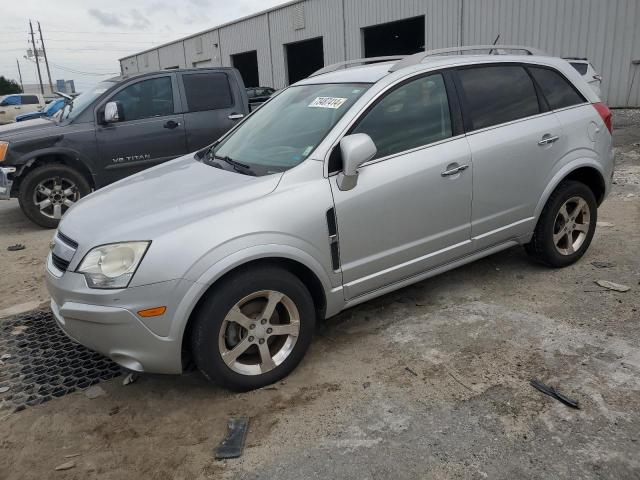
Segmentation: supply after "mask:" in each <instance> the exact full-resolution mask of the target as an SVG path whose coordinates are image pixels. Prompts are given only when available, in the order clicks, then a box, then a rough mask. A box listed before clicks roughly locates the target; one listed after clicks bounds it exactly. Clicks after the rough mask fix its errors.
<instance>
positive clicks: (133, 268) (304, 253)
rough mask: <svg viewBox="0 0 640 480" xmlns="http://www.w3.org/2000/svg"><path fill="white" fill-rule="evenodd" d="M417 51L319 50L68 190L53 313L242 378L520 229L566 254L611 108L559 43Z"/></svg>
mask: <svg viewBox="0 0 640 480" xmlns="http://www.w3.org/2000/svg"><path fill="white" fill-rule="evenodd" d="M465 48H469V47H465ZM493 48H494V49H495V47H493ZM504 48H506V47H500V52H503V50H504ZM513 48H514V49H516V47H513ZM469 49H471V50H473V48H469ZM523 50H525V49H523ZM430 53H431V54H430ZM430 53H421V54H417V55H415V56H411V57H406V58H403V59H399V60H397V61H394V60H391V61H389V60H388V59H382V60H385V61H381V63H374V64H366V63H367V62H371V61H372V60H371V59H366V60H360V61H358V62H359V63H358V62H345V63H343V64H340V65H337V66H331V67H327V68H325V69H323V70H322V71H320V72H317V74H314V75H313V76H311V77H310V78H307V79H305V80H303V81H301V82H299V83H297V84H295V85H293V86H291V87H289V88H287V89H285V90H283V91H281V92H279V93H277V94H276V95H275V96H274V97H272V98H271V99H270V100H269V101H268V102H267V103H266V104H265V105H264V106H263V107H261V108H260V109H258V110H257V111H255V112H254V113H253V114H251V115H250V116H249V117H247V118H246V119H245V120H244V121H243V122H242V123H241V124H239V125H238V126H237V127H236V128H234V129H233V130H232V131H231V132H230V133H228V134H226V135H225V136H224V137H222V138H221V139H220V140H218V141H217V142H215V143H214V144H213V145H211V146H210V147H207V148H205V149H202V150H200V151H198V152H196V153H195V154H190V155H186V156H184V157H181V158H178V159H176V160H174V161H172V162H169V163H166V164H163V165H159V166H157V167H154V168H152V169H149V170H146V171H144V172H141V173H139V174H137V175H134V176H132V177H129V178H126V179H124V180H121V181H119V182H117V183H115V184H113V185H111V186H108V187H106V188H103V189H101V190H99V191H97V192H95V193H93V194H91V195H89V196H88V197H87V198H86V199H83V200H82V201H80V202H79V203H78V204H76V205H75V206H73V207H72V208H71V209H70V210H69V212H68V213H67V214H66V215H65V216H64V217H63V219H62V222H61V223H60V226H59V230H58V232H57V233H56V235H55V237H54V239H53V241H52V251H51V254H50V255H49V257H48V260H47V283H48V288H49V291H50V293H51V297H52V300H51V308H52V310H53V312H54V314H55V316H56V318H57V322H58V323H59V325H60V327H61V328H62V329H63V330H64V331H65V332H67V333H68V335H69V336H70V337H72V338H74V339H76V340H77V341H78V342H80V343H82V344H84V345H86V346H88V347H89V348H92V349H94V350H97V351H99V352H102V353H103V354H105V355H108V356H109V357H110V358H112V359H113V360H115V361H116V362H118V363H119V364H121V365H123V366H124V367H126V368H128V369H131V370H135V371H145V372H156V373H180V372H182V371H183V366H184V365H185V360H186V359H187V358H192V359H193V360H194V361H195V364H196V365H197V366H198V368H199V369H200V370H201V371H202V372H203V373H204V375H206V377H207V378H209V379H211V380H213V381H215V382H217V383H219V384H221V385H223V386H225V387H228V388H231V389H235V390H247V389H252V388H257V387H260V386H263V385H266V384H269V383H272V382H275V381H277V380H278V379H280V378H282V377H284V376H285V375H287V374H288V373H289V372H291V371H292V370H293V369H294V368H295V366H296V365H297V364H298V363H299V362H300V360H301V359H302V357H303V355H304V354H305V351H306V350H307V348H308V347H309V344H310V342H311V337H312V335H313V331H314V324H315V322H316V321H317V320H321V319H324V318H327V317H331V316H332V315H335V314H337V313H338V312H340V311H341V310H344V309H346V308H349V307H352V306H354V305H356V304H359V303H361V302H365V301H367V300H369V299H371V298H374V297H377V296H380V295H383V294H385V293H387V292H390V291H392V290H395V289H398V288H401V287H404V286H406V285H409V284H411V283H414V282H418V281H420V280H423V279H425V278H427V277H430V276H433V275H436V274H438V273H441V272H444V271H446V270H450V269H452V268H455V267H458V266H460V265H463V264H465V263H468V262H472V261H474V260H476V259H479V258H481V257H484V256H487V255H490V254H493V253H496V252H498V251H500V250H503V249H505V248H508V247H511V246H514V245H523V246H524V247H525V249H526V250H527V252H529V254H531V256H532V257H533V258H534V259H536V260H538V261H540V262H542V263H544V264H547V265H549V266H550V267H564V266H567V265H570V264H572V263H574V262H575V261H577V260H578V259H579V258H580V257H581V256H582V255H583V254H584V253H585V251H586V249H587V248H588V247H589V243H590V242H591V239H592V238H593V234H594V230H595V227H596V216H597V208H598V205H600V203H601V202H602V201H603V200H604V198H605V197H606V195H607V193H608V192H609V190H610V185H611V178H612V175H613V153H612V146H611V144H612V137H611V128H612V126H611V113H610V111H609V109H608V108H607V107H606V106H605V105H603V104H602V103H599V99H598V98H597V97H596V95H595V94H594V92H593V91H592V90H591V89H590V88H589V87H588V85H587V84H586V83H585V81H584V80H583V79H582V77H581V76H580V74H579V73H578V72H577V71H576V70H575V69H574V68H573V67H571V65H569V63H567V62H566V61H565V60H562V59H559V58H552V57H549V56H542V55H518V54H500V55H496V54H495V53H496V52H493V54H491V55H488V54H487V55H475V54H474V55H459V54H457V53H461V52H458V51H456V52H453V53H456V54H450V55H446V54H444V55H443V53H444V52H430ZM525 53H531V52H526V51H525ZM435 54H437V55H435ZM376 60H378V61H380V59H376ZM356 65H357V66H356Z"/></svg>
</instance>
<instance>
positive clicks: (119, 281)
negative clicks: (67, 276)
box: [76, 242, 151, 288]
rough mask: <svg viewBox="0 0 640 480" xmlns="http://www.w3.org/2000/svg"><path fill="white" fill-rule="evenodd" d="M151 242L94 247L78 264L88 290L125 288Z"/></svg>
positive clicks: (78, 269) (78, 270)
mask: <svg viewBox="0 0 640 480" xmlns="http://www.w3.org/2000/svg"><path fill="white" fill-rule="evenodd" d="M150 243H151V242H123V243H111V244H109V245H101V246H99V247H95V248H94V249H92V250H91V251H90V252H89V253H87V254H86V255H85V257H84V259H83V260H82V262H80V266H79V267H78V268H77V269H76V272H78V273H82V274H84V277H85V279H86V280H87V285H89V288H127V287H128V286H129V282H131V279H132V278H133V275H134V274H135V273H136V270H137V268H138V265H140V261H141V260H142V257H144V254H145V253H146V252H147V249H148V248H149V244H150Z"/></svg>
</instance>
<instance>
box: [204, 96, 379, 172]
mask: <svg viewBox="0 0 640 480" xmlns="http://www.w3.org/2000/svg"><path fill="white" fill-rule="evenodd" d="M368 88H369V85H368V84H322V85H299V86H293V87H289V88H288V89H286V90H284V91H283V92H282V93H280V94H278V95H277V96H275V97H273V99H272V100H270V101H269V102H268V103H266V104H265V105H264V106H263V107H261V108H260V109H259V110H257V111H256V112H255V113H254V114H253V115H251V116H250V117H249V118H247V120H245V121H244V122H243V123H242V125H240V127H238V129H237V130H236V131H235V132H233V133H232V134H231V135H230V136H229V137H228V138H227V139H225V140H224V141H223V142H222V143H221V144H220V145H219V146H217V148H216V149H215V151H214V152H212V153H213V156H215V157H217V158H226V159H229V160H233V161H235V162H239V163H241V164H243V165H245V166H247V167H248V168H249V169H250V170H251V172H252V173H253V174H255V175H268V174H271V173H276V172H284V171H285V170H288V169H290V168H293V167H295V166H296V165H298V164H300V163H301V162H303V161H304V160H305V159H306V158H307V157H308V156H309V154H310V153H311V152H312V151H313V149H314V148H315V147H316V146H317V145H318V144H319V143H320V142H321V141H322V139H323V138H324V137H325V135H327V133H329V131H330V130H331V128H332V127H333V126H334V125H335V124H336V122H337V121H338V120H339V119H340V118H341V117H342V115H344V114H345V112H346V111H347V110H349V108H350V107H351V105H353V103H354V102H355V101H356V100H357V99H358V98H359V97H360V96H361V95H362V94H363V93H364V92H365V91H366V90H367V89H368ZM210 156H211V155H210Z"/></svg>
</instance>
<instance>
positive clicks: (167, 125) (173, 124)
mask: <svg viewBox="0 0 640 480" xmlns="http://www.w3.org/2000/svg"><path fill="white" fill-rule="evenodd" d="M179 126H180V122H174V121H173V120H169V121H168V122H167V123H165V124H164V125H163V127H164V128H169V129H174V128H177V127H179Z"/></svg>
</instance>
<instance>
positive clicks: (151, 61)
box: [136, 50, 160, 72]
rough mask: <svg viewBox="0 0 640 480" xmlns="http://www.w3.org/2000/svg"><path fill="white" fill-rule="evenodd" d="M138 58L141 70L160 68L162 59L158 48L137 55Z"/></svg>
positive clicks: (149, 70) (151, 70) (153, 70)
mask: <svg viewBox="0 0 640 480" xmlns="http://www.w3.org/2000/svg"><path fill="white" fill-rule="evenodd" d="M136 60H137V64H138V71H139V72H155V71H156V70H160V59H159V58H158V51H157V50H153V51H151V52H144V53H141V54H140V55H137V58H136Z"/></svg>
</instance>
